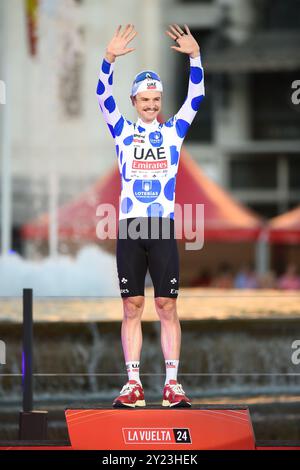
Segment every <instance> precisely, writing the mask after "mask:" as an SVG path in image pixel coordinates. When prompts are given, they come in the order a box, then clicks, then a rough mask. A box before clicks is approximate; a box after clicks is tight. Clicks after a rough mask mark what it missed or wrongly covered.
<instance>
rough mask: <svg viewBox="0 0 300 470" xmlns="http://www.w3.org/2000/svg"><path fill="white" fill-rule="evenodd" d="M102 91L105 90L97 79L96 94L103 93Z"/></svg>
mask: <svg viewBox="0 0 300 470" xmlns="http://www.w3.org/2000/svg"><path fill="white" fill-rule="evenodd" d="M104 91H105V86H104V84H103V83H102V82H101V80H98V86H97V95H103V93H104Z"/></svg>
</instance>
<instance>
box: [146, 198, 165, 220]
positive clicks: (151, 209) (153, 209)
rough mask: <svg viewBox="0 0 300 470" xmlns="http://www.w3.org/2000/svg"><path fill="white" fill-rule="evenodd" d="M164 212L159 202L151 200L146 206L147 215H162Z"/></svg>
mask: <svg viewBox="0 0 300 470" xmlns="http://www.w3.org/2000/svg"><path fill="white" fill-rule="evenodd" d="M163 213H164V208H163V206H162V205H161V204H159V202H153V204H150V206H148V207H147V215H148V217H162V216H163Z"/></svg>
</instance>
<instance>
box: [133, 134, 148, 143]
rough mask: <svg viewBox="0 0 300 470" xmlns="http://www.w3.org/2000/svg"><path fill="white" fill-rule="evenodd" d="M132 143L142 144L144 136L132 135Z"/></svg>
mask: <svg viewBox="0 0 300 470" xmlns="http://www.w3.org/2000/svg"><path fill="white" fill-rule="evenodd" d="M133 142H134V143H137V144H144V143H145V136H144V135H142V134H133Z"/></svg>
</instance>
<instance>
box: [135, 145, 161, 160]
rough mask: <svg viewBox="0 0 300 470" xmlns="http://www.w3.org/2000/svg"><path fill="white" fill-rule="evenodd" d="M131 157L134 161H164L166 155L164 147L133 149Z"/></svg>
mask: <svg viewBox="0 0 300 470" xmlns="http://www.w3.org/2000/svg"><path fill="white" fill-rule="evenodd" d="M133 157H134V158H135V159H136V160H148V159H151V160H164V159H166V153H165V148H164V147H159V148H155V149H153V148H148V149H147V148H138V147H134V151H133Z"/></svg>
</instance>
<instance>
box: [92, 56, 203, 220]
mask: <svg viewBox="0 0 300 470" xmlns="http://www.w3.org/2000/svg"><path fill="white" fill-rule="evenodd" d="M113 71H114V63H109V62H108V61H106V60H105V59H104V60H103V62H102V67H101V70H100V74H99V82H98V88H97V95H98V101H99V105H100V109H101V111H102V113H103V116H104V119H105V121H106V123H107V125H108V127H109V129H110V132H111V134H112V136H113V138H114V140H115V145H116V152H117V157H118V165H119V170H120V175H121V181H122V191H121V198H120V211H119V219H120V220H121V219H126V218H131V217H170V218H172V219H173V218H174V204H175V186H176V175H177V170H178V164H179V156H180V149H181V146H182V143H183V140H184V137H185V135H186V133H187V131H188V128H189V126H190V125H191V123H192V121H193V119H194V117H195V115H196V113H197V111H198V108H199V105H200V102H201V101H202V99H203V97H204V75H203V68H202V65H201V58H200V56H198V57H195V58H191V57H190V76H189V85H188V94H187V97H186V100H185V102H184V104H183V105H182V106H181V108H180V109H179V111H178V112H177V113H176V114H175V116H173V117H171V118H170V119H169V120H168V121H166V122H164V123H159V122H158V121H157V120H156V119H155V120H154V121H153V122H151V123H150V124H149V123H145V122H143V121H142V120H141V119H140V118H139V119H138V120H137V122H136V123H131V122H129V121H128V120H126V119H125V118H124V117H123V116H122V114H121V113H120V111H119V109H118V106H117V105H116V102H115V100H114V97H113V93H112V85H113Z"/></svg>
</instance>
